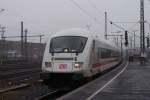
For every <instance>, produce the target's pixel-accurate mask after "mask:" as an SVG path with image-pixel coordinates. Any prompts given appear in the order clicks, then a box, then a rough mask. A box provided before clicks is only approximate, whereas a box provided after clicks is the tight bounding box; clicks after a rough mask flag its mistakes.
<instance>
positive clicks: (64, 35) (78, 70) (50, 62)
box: [42, 29, 121, 81]
mask: <svg viewBox="0 0 150 100" xmlns="http://www.w3.org/2000/svg"><path fill="white" fill-rule="evenodd" d="M120 60H121V58H120V50H119V49H117V48H115V47H114V46H112V44H111V45H110V43H108V42H107V41H106V40H101V39H100V38H99V37H98V36H93V35H92V33H90V32H88V31H86V30H84V29H69V30H65V31H62V32H59V33H57V34H54V35H52V36H51V37H50V38H49V40H48V43H47V45H46V48H45V53H44V57H43V62H42V72H43V73H45V76H46V77H44V80H45V81H49V80H59V79H61V78H62V79H65V78H66V79H73V80H78V79H81V78H89V77H92V76H93V75H96V74H98V73H101V72H102V71H104V70H106V69H109V68H111V67H113V66H115V65H117V64H118V63H119V62H120Z"/></svg>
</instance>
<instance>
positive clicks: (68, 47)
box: [50, 36, 87, 53]
mask: <svg viewBox="0 0 150 100" xmlns="http://www.w3.org/2000/svg"><path fill="white" fill-rule="evenodd" d="M86 41H87V38H86V37H80V36H61V37H56V38H53V39H52V40H51V43H50V52H51V53H81V52H82V51H83V49H84V47H85V44H86Z"/></svg>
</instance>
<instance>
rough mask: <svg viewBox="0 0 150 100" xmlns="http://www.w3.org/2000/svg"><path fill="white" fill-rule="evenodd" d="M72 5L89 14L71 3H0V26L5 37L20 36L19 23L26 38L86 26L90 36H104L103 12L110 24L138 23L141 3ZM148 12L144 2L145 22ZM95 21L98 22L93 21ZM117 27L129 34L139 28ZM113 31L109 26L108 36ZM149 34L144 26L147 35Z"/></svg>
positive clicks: (89, 0)
mask: <svg viewBox="0 0 150 100" xmlns="http://www.w3.org/2000/svg"><path fill="white" fill-rule="evenodd" d="M74 1H75V2H76V3H78V4H79V5H80V7H81V8H82V9H84V10H85V11H86V12H88V15H87V14H86V13H84V12H83V11H81V10H80V9H79V8H78V7H77V6H76V5H75V4H73V2H72V0H0V8H4V9H5V11H4V12H2V13H0V24H1V25H3V26H6V27H7V29H6V36H12V35H20V21H24V27H25V28H27V29H28V30H29V34H31V35H33V34H40V33H41V34H44V35H45V36H46V37H47V36H48V35H50V34H54V33H55V32H57V31H60V30H63V29H67V28H74V27H80V28H86V29H87V27H86V26H87V25H90V26H91V27H90V30H91V31H92V32H95V33H96V34H100V35H103V34H104V12H105V11H107V12H108V18H109V20H112V21H114V22H137V21H138V20H139V15H140V14H139V9H140V8H139V2H140V0H74ZM92 4H94V5H95V6H94V5H92ZM94 7H96V8H97V9H95V8H94ZM148 12H150V1H148V0H145V20H147V21H150V15H149V14H148ZM95 18H96V20H97V22H96V21H94V19H95ZM117 24H118V25H121V26H122V27H125V28H127V29H130V30H137V29H138V30H139V25H138V24H135V23H130V24H120V23H117ZM116 30H118V29H117V28H116V27H114V26H112V25H109V30H108V31H109V32H112V31H116ZM149 31H150V29H149V28H148V25H147V24H146V33H147V32H149ZM46 37H45V38H46ZM18 40H19V39H18ZM35 40H37V39H35ZM45 40H46V39H45ZM45 40H43V41H45ZM30 41H31V40H30ZM32 41H33V40H32Z"/></svg>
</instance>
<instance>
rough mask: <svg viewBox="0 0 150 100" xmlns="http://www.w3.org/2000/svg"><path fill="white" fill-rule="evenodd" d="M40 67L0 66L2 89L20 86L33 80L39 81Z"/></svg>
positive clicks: (0, 84)
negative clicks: (15, 85) (9, 86)
mask: <svg viewBox="0 0 150 100" xmlns="http://www.w3.org/2000/svg"><path fill="white" fill-rule="evenodd" d="M40 73H41V68H40V65H32V64H24V65H21V64H2V65H0V88H4V87H7V86H8V85H14V84H20V83H21V82H25V81H28V80H31V79H34V78H35V79H39V78H40Z"/></svg>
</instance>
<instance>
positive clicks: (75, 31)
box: [52, 28, 92, 37]
mask: <svg viewBox="0 0 150 100" xmlns="http://www.w3.org/2000/svg"><path fill="white" fill-rule="evenodd" d="M57 36H83V37H91V36H92V35H91V34H90V32H89V31H87V30H85V29H81V28H72V29H66V30H63V31H60V32H58V33H56V34H54V35H53V36H52V37H57Z"/></svg>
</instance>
